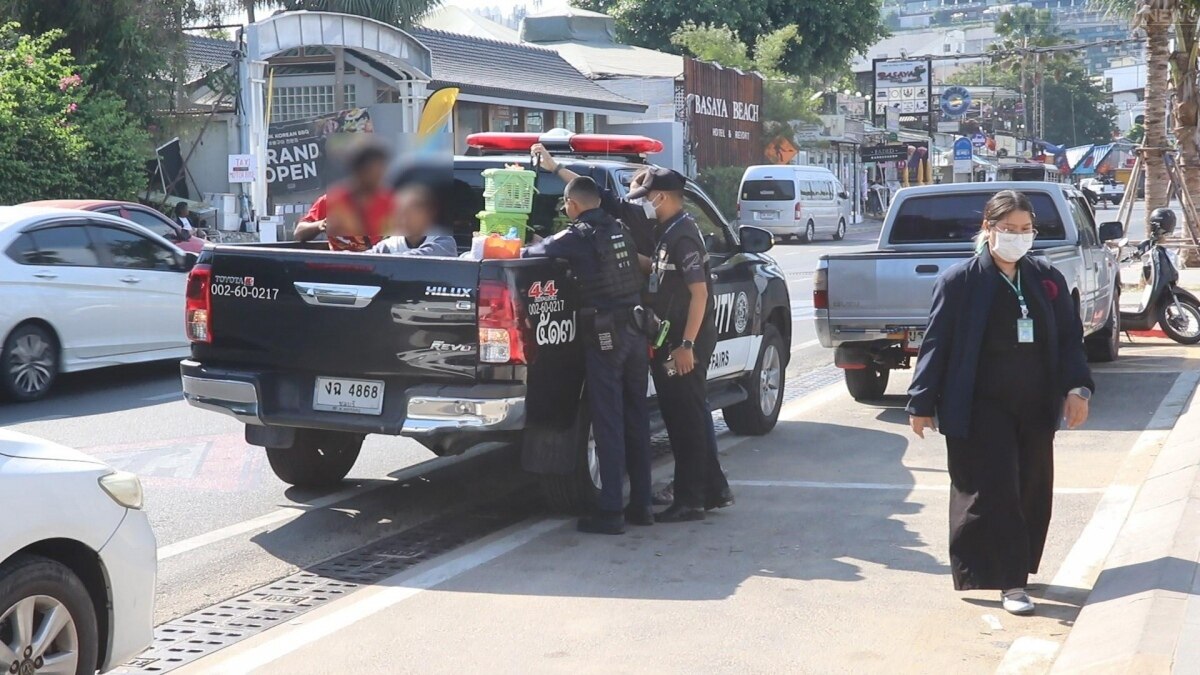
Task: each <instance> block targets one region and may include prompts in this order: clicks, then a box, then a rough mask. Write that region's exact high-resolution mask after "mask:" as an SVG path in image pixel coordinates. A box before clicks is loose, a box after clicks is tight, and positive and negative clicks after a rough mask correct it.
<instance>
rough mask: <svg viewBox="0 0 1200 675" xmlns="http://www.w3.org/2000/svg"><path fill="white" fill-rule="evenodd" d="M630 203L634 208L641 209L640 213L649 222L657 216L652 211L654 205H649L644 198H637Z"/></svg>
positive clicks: (648, 201) (647, 200)
mask: <svg viewBox="0 0 1200 675" xmlns="http://www.w3.org/2000/svg"><path fill="white" fill-rule="evenodd" d="M630 202H631V203H632V204H633V205H635V206H640V207H642V211H643V212H644V213H645V214H646V217H647V218H649V219H650V220H654V219H655V218H657V217H658V214H657V213H656V212H655V210H654V205H653V204H651V203H650V200H649V199H646V198H645V197H639V198H638V199H631V200H630Z"/></svg>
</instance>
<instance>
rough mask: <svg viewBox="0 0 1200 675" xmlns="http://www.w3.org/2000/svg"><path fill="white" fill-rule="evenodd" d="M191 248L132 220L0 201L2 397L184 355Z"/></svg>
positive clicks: (34, 394) (25, 395) (32, 395)
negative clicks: (61, 376)
mask: <svg viewBox="0 0 1200 675" xmlns="http://www.w3.org/2000/svg"><path fill="white" fill-rule="evenodd" d="M194 261H195V255H194V254H188V253H184V252H183V251H182V250H180V249H178V248H176V247H175V246H173V245H172V244H171V243H170V242H168V241H167V240H166V239H163V238H162V237H160V236H159V235H157V234H154V233H152V232H150V231H149V230H147V229H146V228H144V227H142V226H140V225H137V224H135V223H131V222H129V221H128V220H124V219H122V218H117V217H115V216H110V215H106V214H102V213H92V212H85V211H73V210H68V209H55V208H46V207H34V206H6V207H0V348H2V350H3V351H2V352H0V396H3V395H7V397H8V398H10V399H15V400H17V401H32V400H34V399H38V398H41V397H42V396H45V395H46V393H47V392H48V391H49V390H50V387H51V385H53V383H54V379H55V377H56V376H57V375H58V373H60V372H72V371H77V370H87V369H89V368H101V367H105V366H115V365H121V364H128V363H137V362H141V361H156V360H161V359H177V358H182V357H184V356H187V353H188V349H187V339H186V337H185V336H184V333H183V321H182V320H181V318H180V317H182V316H183V310H184V291H185V288H186V285H187V272H188V270H189V269H190V268H191V266H192V264H193V263H194Z"/></svg>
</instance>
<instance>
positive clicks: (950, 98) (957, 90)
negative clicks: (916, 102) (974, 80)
mask: <svg viewBox="0 0 1200 675" xmlns="http://www.w3.org/2000/svg"><path fill="white" fill-rule="evenodd" d="M940 101H941V108H942V114H943V115H945V116H946V117H962V116H963V115H965V114H966V113H967V111H968V110H970V109H971V92H969V91H967V88H966V87H962V86H958V85H954V86H952V87H946V88H945V89H943V90H942V95H941V97H940Z"/></svg>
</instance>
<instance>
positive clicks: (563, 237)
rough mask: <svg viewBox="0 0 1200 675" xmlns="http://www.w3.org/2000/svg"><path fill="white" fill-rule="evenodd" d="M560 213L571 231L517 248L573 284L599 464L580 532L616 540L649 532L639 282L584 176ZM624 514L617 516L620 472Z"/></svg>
mask: <svg viewBox="0 0 1200 675" xmlns="http://www.w3.org/2000/svg"><path fill="white" fill-rule="evenodd" d="M564 205H565V206H564V208H565V210H566V213H567V216H568V217H569V218H570V219H571V221H572V224H571V226H570V227H569V228H567V229H565V230H563V231H562V232H559V233H558V234H557V235H555V236H553V237H551V238H549V239H544V240H542V241H540V242H538V243H536V244H534V245H532V246H529V247H527V248H525V249H524V251H523V252H522V255H523V256H524V257H540V256H549V257H554V258H564V259H566V260H567V262H569V263H570V265H571V269H572V271H573V272H574V274H575V277H576V278H577V279H578V282H579V290H580V294H581V299H582V305H583V309H582V310H580V312H579V321H580V327H581V329H582V330H581V333H582V334H583V335H584V336H585V341H584V344H585V345H586V346H585V349H584V354H585V358H586V368H587V397H588V404H589V405H590V407H591V411H592V432H593V434H594V435H595V438H596V458H597V460H598V461H599V464H600V483H601V488H600V499H599V503H598V504H597V512H596V513H595V514H592V515H590V516H586V517H584V518H582V519H580V521H579V530H580V531H581V532H591V533H597V534H621V533H622V532H624V531H625V523H626V522H629V523H632V524H635V525H653V524H654V513H653V511H651V508H650V414H649V411H648V409H647V405H646V390H647V386H648V379H649V376H648V373H647V371H648V363H647V362H648V360H649V351H650V350H649V343H648V342H647V339H646V334H645V332H644V327H643V325H642V321H641V316H642V309H641V306H640V302H641V295H640V294H641V289H642V286H643V279H642V275H641V272H640V271H639V270H638V257H637V250H636V249H635V247H634V243H633V240H632V238H631V237H630V235H629V233H628V232H627V231H626V229H625V227H624V225H622V224H621V222H620V221H618V220H616V219H615V218H613V217H612V216H610V215H608V214H607V213H605V212H604V210H603V209H601V208H600V189H599V187H598V186H597V185H596V182H595V181H594V180H592V179H591V178H587V177H576V178H575V179H573V180H572V181H571V182H570V183H568V184H567V188H566V192H565V193H564ZM626 468H628V471H629V487H630V497H629V507H628V508H626V509H625V510H624V512H622V509H621V505H622V502H623V494H622V492H623V490H622V488H623V487H624V481H623V480H622V478H623V473H624V471H625V470H626Z"/></svg>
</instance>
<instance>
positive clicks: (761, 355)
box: [722, 324, 787, 436]
mask: <svg viewBox="0 0 1200 675" xmlns="http://www.w3.org/2000/svg"><path fill="white" fill-rule="evenodd" d="M784 353H785V352H784V347H783V338H782V337H781V336H780V335H779V329H777V328H775V326H773V325H771V324H767V327H766V329H765V330H764V331H763V341H762V347H761V348H760V349H759V351H758V364H757V365H756V366H755V367H754V372H753V373H751V374H750V379H749V380H747V383H748V385H749V386H747V387H746V389H747V390H748V391H749V392H750V398H748V399H746V400H745V401H742V402H741V403H739V404H737V405H733V406H730V407H728V408H725V409H723V411H722V412H724V413H725V424H727V425H729V430H730V431H732V432H733V433H735V434H737V435H739V436H762V435H764V434H767V433H770V431H771V430H772V429H774V428H775V423H776V422H778V421H779V411H780V410H781V409H782V408H783V385H784V379H785V378H786V376H787V365H786V363H787V362H786V361H785V359H784Z"/></svg>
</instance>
